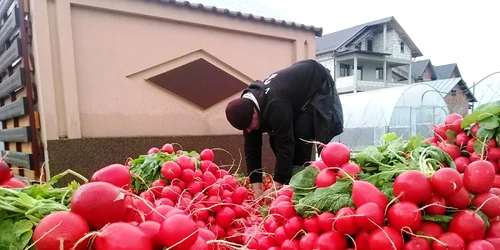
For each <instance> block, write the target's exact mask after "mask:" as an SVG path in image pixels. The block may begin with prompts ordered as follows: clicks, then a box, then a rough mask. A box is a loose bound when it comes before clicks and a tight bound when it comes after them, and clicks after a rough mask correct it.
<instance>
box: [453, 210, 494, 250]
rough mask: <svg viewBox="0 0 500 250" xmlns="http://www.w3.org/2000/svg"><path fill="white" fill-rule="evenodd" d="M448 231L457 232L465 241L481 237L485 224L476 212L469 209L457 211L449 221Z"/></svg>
mask: <svg viewBox="0 0 500 250" xmlns="http://www.w3.org/2000/svg"><path fill="white" fill-rule="evenodd" d="M448 232H452V233H456V234H458V235H459V236H460V237H461V238H462V239H463V240H464V241H465V242H466V243H468V242H471V241H474V240H479V239H482V238H483V237H484V235H485V233H486V225H485V223H484V221H483V219H482V218H481V216H479V215H478V214H477V213H475V212H474V211H470V210H462V211H460V212H458V213H457V214H456V215H455V216H454V217H453V219H452V220H451V222H450V225H449V228H448Z"/></svg>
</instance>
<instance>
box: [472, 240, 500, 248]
mask: <svg viewBox="0 0 500 250" xmlns="http://www.w3.org/2000/svg"><path fill="white" fill-rule="evenodd" d="M467 250H495V246H493V244H491V243H490V242H488V241H487V240H475V241H472V242H470V243H469V244H468V245H467Z"/></svg>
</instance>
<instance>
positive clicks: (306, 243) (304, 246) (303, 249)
mask: <svg viewBox="0 0 500 250" xmlns="http://www.w3.org/2000/svg"><path fill="white" fill-rule="evenodd" d="M318 239H319V235H318V234H317V233H307V234H305V235H304V236H302V238H301V239H300V243H299V247H300V250H314V249H317V248H318Z"/></svg>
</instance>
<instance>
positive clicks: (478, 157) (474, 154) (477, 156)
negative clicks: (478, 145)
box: [469, 152, 482, 162]
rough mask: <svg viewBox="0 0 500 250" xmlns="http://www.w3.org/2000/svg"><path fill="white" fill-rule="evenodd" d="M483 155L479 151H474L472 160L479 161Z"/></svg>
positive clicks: (471, 155)
mask: <svg viewBox="0 0 500 250" xmlns="http://www.w3.org/2000/svg"><path fill="white" fill-rule="evenodd" d="M481 158H482V156H480V155H479V154H478V153H477V152H473V153H472V154H470V157H469V159H470V161H471V162H474V161H479V160H481Z"/></svg>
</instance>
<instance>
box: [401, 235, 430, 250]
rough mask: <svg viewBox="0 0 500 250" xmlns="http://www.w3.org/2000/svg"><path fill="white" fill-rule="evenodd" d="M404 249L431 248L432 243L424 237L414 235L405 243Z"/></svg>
mask: <svg viewBox="0 0 500 250" xmlns="http://www.w3.org/2000/svg"><path fill="white" fill-rule="evenodd" d="M404 250H431V244H429V242H428V241H427V240H425V239H424V238H420V237H412V238H411V240H410V241H408V242H406V243H405V245H404Z"/></svg>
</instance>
